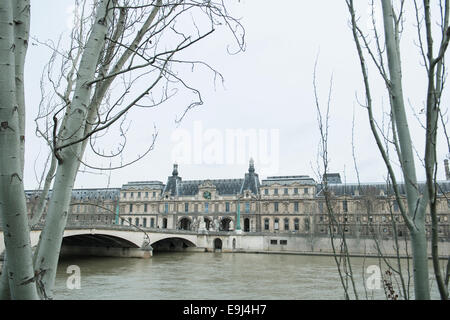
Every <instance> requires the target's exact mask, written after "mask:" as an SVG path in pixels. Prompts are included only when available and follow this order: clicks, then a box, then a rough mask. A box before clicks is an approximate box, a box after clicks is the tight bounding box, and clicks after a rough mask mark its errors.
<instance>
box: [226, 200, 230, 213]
mask: <svg viewBox="0 0 450 320" xmlns="http://www.w3.org/2000/svg"><path fill="white" fill-rule="evenodd" d="M225 211H226V212H230V203H229V202H225Z"/></svg>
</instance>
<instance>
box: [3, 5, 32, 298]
mask: <svg viewBox="0 0 450 320" xmlns="http://www.w3.org/2000/svg"><path fill="white" fill-rule="evenodd" d="M13 10H14V9H13V4H12V1H11V0H5V1H2V3H1V5H0V150H1V151H2V152H0V214H1V220H2V227H3V233H4V239H5V247H6V253H7V256H8V259H7V263H8V267H7V268H6V269H7V270H8V273H7V276H8V279H9V286H10V293H11V298H13V299H36V298H38V296H37V291H36V284H35V282H34V272H33V264H32V253H31V243H30V233H29V229H28V217H27V208H26V201H25V194H24V186H23V149H22V148H21V142H20V139H21V124H20V123H21V119H20V118H21V117H22V116H23V114H21V112H20V110H19V106H18V105H17V100H16V82H15V81H16V80H15V77H16V74H15V65H16V64H15V50H20V51H21V52H23V48H20V47H21V46H23V45H24V43H23V41H19V42H17V43H16V41H15V35H14V16H13ZM22 133H23V132H22ZM18 159H19V161H18ZM21 159H22V160H21Z"/></svg>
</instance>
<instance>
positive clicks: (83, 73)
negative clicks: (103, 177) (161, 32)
mask: <svg viewBox="0 0 450 320" xmlns="http://www.w3.org/2000/svg"><path fill="white" fill-rule="evenodd" d="M108 4H109V1H108V0H99V1H98V4H97V12H96V18H95V21H96V22H95V24H94V26H93V28H92V31H91V34H90V36H89V39H88V41H87V44H86V48H85V51H84V53H83V56H82V58H81V61H80V67H79V70H78V78H77V83H76V87H75V91H74V95H73V100H72V103H71V110H70V113H68V114H67V117H68V118H67V123H66V128H64V129H63V132H62V135H61V136H62V139H64V143H70V142H71V141H76V140H78V139H80V138H81V137H83V134H84V128H85V125H86V124H85V122H86V116H87V113H88V105H89V98H90V93H91V88H90V86H87V85H86V83H87V82H88V81H90V80H92V79H93V78H94V75H95V72H96V67H97V61H98V59H99V56H100V53H101V51H102V49H103V46H104V43H105V36H106V33H107V29H108V27H107V23H108ZM60 156H61V158H62V162H60V163H59V164H58V168H57V170H56V176H55V181H54V184H53V188H52V190H53V192H52V196H51V199H50V203H49V207H48V212H47V216H46V224H45V227H44V229H43V230H42V234H41V239H40V241H39V246H38V251H37V252H36V260H35V270H36V272H39V271H40V270H45V273H44V274H43V276H42V279H41V280H42V284H43V286H44V288H45V294H46V295H47V296H49V297H51V296H52V290H53V286H54V281H55V276H56V269H57V265H58V258H59V252H60V249H61V242H62V236H63V233H64V228H65V226H66V222H67V215H68V209H69V204H70V200H71V196H72V189H73V184H74V181H75V177H76V173H77V170H78V165H79V159H81V157H82V154H81V144H80V143H77V144H74V145H71V146H70V147H67V148H65V149H63V150H62V151H61V154H60Z"/></svg>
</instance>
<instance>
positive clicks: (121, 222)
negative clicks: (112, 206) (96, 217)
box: [120, 218, 125, 226]
mask: <svg viewBox="0 0 450 320" xmlns="http://www.w3.org/2000/svg"><path fill="white" fill-rule="evenodd" d="M124 222H125V221H124V219H123V218H121V219H120V224H121V225H122V226H123V223H124Z"/></svg>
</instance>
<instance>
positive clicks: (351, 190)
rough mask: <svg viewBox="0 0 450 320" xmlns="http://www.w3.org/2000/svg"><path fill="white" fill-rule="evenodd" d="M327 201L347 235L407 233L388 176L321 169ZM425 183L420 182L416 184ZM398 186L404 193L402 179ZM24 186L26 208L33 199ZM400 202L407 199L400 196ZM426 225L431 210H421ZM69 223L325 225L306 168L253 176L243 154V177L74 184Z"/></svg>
mask: <svg viewBox="0 0 450 320" xmlns="http://www.w3.org/2000/svg"><path fill="white" fill-rule="evenodd" d="M327 181H328V182H329V184H328V194H329V199H330V201H329V204H331V206H332V211H333V213H334V216H335V217H336V222H337V223H338V226H336V225H333V226H331V228H334V231H337V230H336V228H342V229H341V230H340V231H344V232H345V233H346V234H348V236H349V237H369V236H373V234H374V233H376V234H378V235H380V236H381V237H383V238H386V239H388V238H391V237H392V236H393V232H394V231H393V221H394V222H395V223H396V225H395V227H396V229H397V234H398V236H399V237H405V236H407V230H406V227H405V226H404V224H403V221H402V217H401V215H400V212H399V208H398V204H397V202H396V201H395V198H394V196H393V192H392V190H391V188H390V187H389V186H388V185H387V184H383V183H363V184H345V183H342V182H341V179H340V176H339V174H329V175H328V176H327ZM420 188H424V184H420ZM438 189H439V195H438V199H437V200H438V208H439V212H438V220H439V230H438V232H439V238H440V239H441V240H442V241H449V240H450V232H449V215H450V181H440V182H439V188H438ZM400 191H401V193H402V194H404V190H403V186H402V185H400ZM36 194H37V193H35V192H33V191H30V192H27V197H28V200H29V204H30V205H29V206H28V207H29V210H30V214H31V213H32V212H33V207H35V203H36V201H37V199H38V197H37V196H35V195H36ZM404 204H405V206H406V202H404ZM426 221H427V231H428V233H429V232H430V230H431V229H430V228H431V227H430V224H431V221H430V216H429V215H428V216H427V217H426ZM68 223H69V224H75V225H76V224H86V223H90V224H117V225H127V226H128V225H132V226H136V227H139V228H159V229H183V230H192V231H195V232H206V231H210V232H214V231H233V230H242V232H244V233H275V234H280V235H281V234H285V235H290V236H293V235H296V234H297V235H302V236H305V235H317V236H326V235H327V234H329V233H330V224H329V211H328V210H327V206H326V204H325V197H324V188H323V186H322V185H321V184H320V183H317V182H316V181H315V180H314V179H313V178H311V177H308V176H302V175H299V176H273V177H267V179H264V180H260V179H259V176H258V174H257V173H256V171H255V166H254V163H253V161H252V160H251V161H250V164H249V168H248V172H247V173H245V174H244V176H243V178H238V179H216V180H209V179H206V180H183V179H182V178H181V176H179V173H178V166H177V165H176V164H175V165H174V167H173V171H172V174H171V175H170V176H169V177H168V178H167V181H166V183H163V182H161V181H138V182H129V183H127V184H124V185H123V186H122V188H120V189H119V188H112V189H82V190H74V191H73V200H72V204H71V209H70V214H69V220H68Z"/></svg>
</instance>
